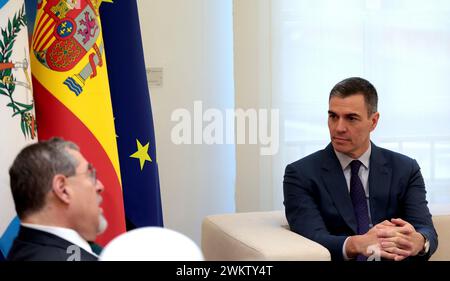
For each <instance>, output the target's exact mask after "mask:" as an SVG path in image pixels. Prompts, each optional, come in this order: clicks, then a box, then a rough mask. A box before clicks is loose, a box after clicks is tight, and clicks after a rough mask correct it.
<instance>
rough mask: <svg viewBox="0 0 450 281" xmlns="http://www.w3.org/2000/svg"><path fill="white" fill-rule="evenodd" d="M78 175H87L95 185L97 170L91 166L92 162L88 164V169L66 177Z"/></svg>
mask: <svg viewBox="0 0 450 281" xmlns="http://www.w3.org/2000/svg"><path fill="white" fill-rule="evenodd" d="M79 175H88V177H89V178H90V179H91V181H92V184H94V185H97V170H96V169H95V168H94V167H93V166H92V164H89V165H88V170H87V171H86V172H84V173H79V174H75V175H71V176H67V177H68V178H70V177H76V176H79Z"/></svg>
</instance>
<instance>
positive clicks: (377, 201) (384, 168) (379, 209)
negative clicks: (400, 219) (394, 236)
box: [369, 143, 392, 225]
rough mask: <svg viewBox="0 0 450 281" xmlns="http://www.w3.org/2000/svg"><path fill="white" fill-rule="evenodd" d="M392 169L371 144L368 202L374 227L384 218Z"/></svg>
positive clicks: (377, 149) (378, 150)
mask: <svg viewBox="0 0 450 281" xmlns="http://www.w3.org/2000/svg"><path fill="white" fill-rule="evenodd" d="M391 177H392V168H391V167H390V166H389V163H388V162H387V160H386V159H385V158H384V156H383V154H382V153H381V151H380V149H379V148H378V147H377V146H376V145H374V144H373V143H372V153H371V155H370V167H369V202H370V213H371V216H372V223H373V224H374V225H375V224H377V223H379V222H381V221H382V220H383V218H385V217H386V210H387V207H388V205H389V200H387V199H388V198H389V193H390V188H391V184H390V183H391Z"/></svg>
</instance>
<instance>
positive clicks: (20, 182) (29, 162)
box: [9, 138, 80, 219]
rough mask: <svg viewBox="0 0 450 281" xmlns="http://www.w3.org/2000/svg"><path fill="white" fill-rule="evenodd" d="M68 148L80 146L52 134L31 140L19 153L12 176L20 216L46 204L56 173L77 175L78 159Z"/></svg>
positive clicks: (11, 170)
mask: <svg viewBox="0 0 450 281" xmlns="http://www.w3.org/2000/svg"><path fill="white" fill-rule="evenodd" d="M67 149H73V150H76V151H79V150H80V149H79V147H78V146H77V145H76V144H75V143H73V142H70V141H65V140H63V139H62V138H51V139H49V140H47V141H40V142H38V143H34V144H31V145H29V146H27V147H25V148H24V149H22V151H20V153H19V154H18V155H17V157H16V159H15V160H14V162H13V164H12V166H11V168H10V169H9V177H10V184H11V192H12V195H13V199H14V204H15V206H16V212H17V215H18V216H19V218H21V219H22V218H24V217H26V216H28V215H30V214H32V213H35V212H37V211H39V210H41V209H42V208H43V207H44V206H45V198H46V196H47V194H48V192H50V190H51V189H52V181H53V178H54V176H55V175H57V174H63V175H65V176H72V175H75V170H76V167H77V166H78V161H77V160H76V159H75V158H74V157H73V156H72V155H71V154H70V153H69V152H68V151H67Z"/></svg>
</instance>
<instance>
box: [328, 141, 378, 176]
mask: <svg viewBox="0 0 450 281" xmlns="http://www.w3.org/2000/svg"><path fill="white" fill-rule="evenodd" d="M334 152H335V153H336V156H337V158H338V160H339V163H340V164H341V167H342V170H345V169H346V168H347V167H348V165H349V164H350V162H352V161H353V160H359V161H361V163H362V164H363V166H364V167H365V168H366V169H369V162H370V154H371V153H372V145H371V144H369V148H368V149H367V150H366V152H364V153H363V154H362V155H361V156H360V157H359V158H358V159H353V158H351V157H350V156H348V155H345V154H344V153H341V152H339V151H336V150H334Z"/></svg>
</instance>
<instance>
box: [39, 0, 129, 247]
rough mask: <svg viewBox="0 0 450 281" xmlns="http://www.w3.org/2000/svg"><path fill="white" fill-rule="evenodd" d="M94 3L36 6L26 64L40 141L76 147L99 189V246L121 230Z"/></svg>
mask: <svg viewBox="0 0 450 281" xmlns="http://www.w3.org/2000/svg"><path fill="white" fill-rule="evenodd" d="M72 2H73V3H72ZM100 3H101V1H99V0H97V1H96V0H78V1H71V0H47V1H46V0H43V1H42V3H40V5H39V6H38V12H37V17H36V28H35V32H34V34H33V37H32V38H33V41H32V44H31V45H32V50H31V64H32V75H33V87H34V98H35V103H36V118H37V122H38V133H39V138H40V139H47V138H50V137H52V136H60V137H63V138H65V139H67V140H71V141H74V142H75V143H77V144H78V145H79V146H80V148H81V152H82V153H83V155H84V156H85V157H86V159H87V160H88V161H90V162H92V163H93V164H94V166H95V167H96V169H97V171H98V177H99V179H100V180H101V181H102V182H103V184H104V185H105V191H104V193H103V198H104V200H103V209H104V212H105V216H106V219H107V220H108V223H109V226H108V229H107V231H106V232H105V233H104V234H103V235H102V236H100V237H99V239H98V242H99V243H100V244H105V243H106V242H108V241H109V240H111V239H112V238H114V237H115V236H117V235H119V234H120V233H123V232H124V231H125V216H124V209H123V198H122V189H121V180H120V179H121V177H120V167H119V158H118V151H117V142H116V134H115V128H114V117H113V111H112V105H111V98H110V92H109V82H108V74H107V69H106V62H105V52H104V50H103V39H102V32H101V24H100V20H99V14H98V7H99V6H100Z"/></svg>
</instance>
